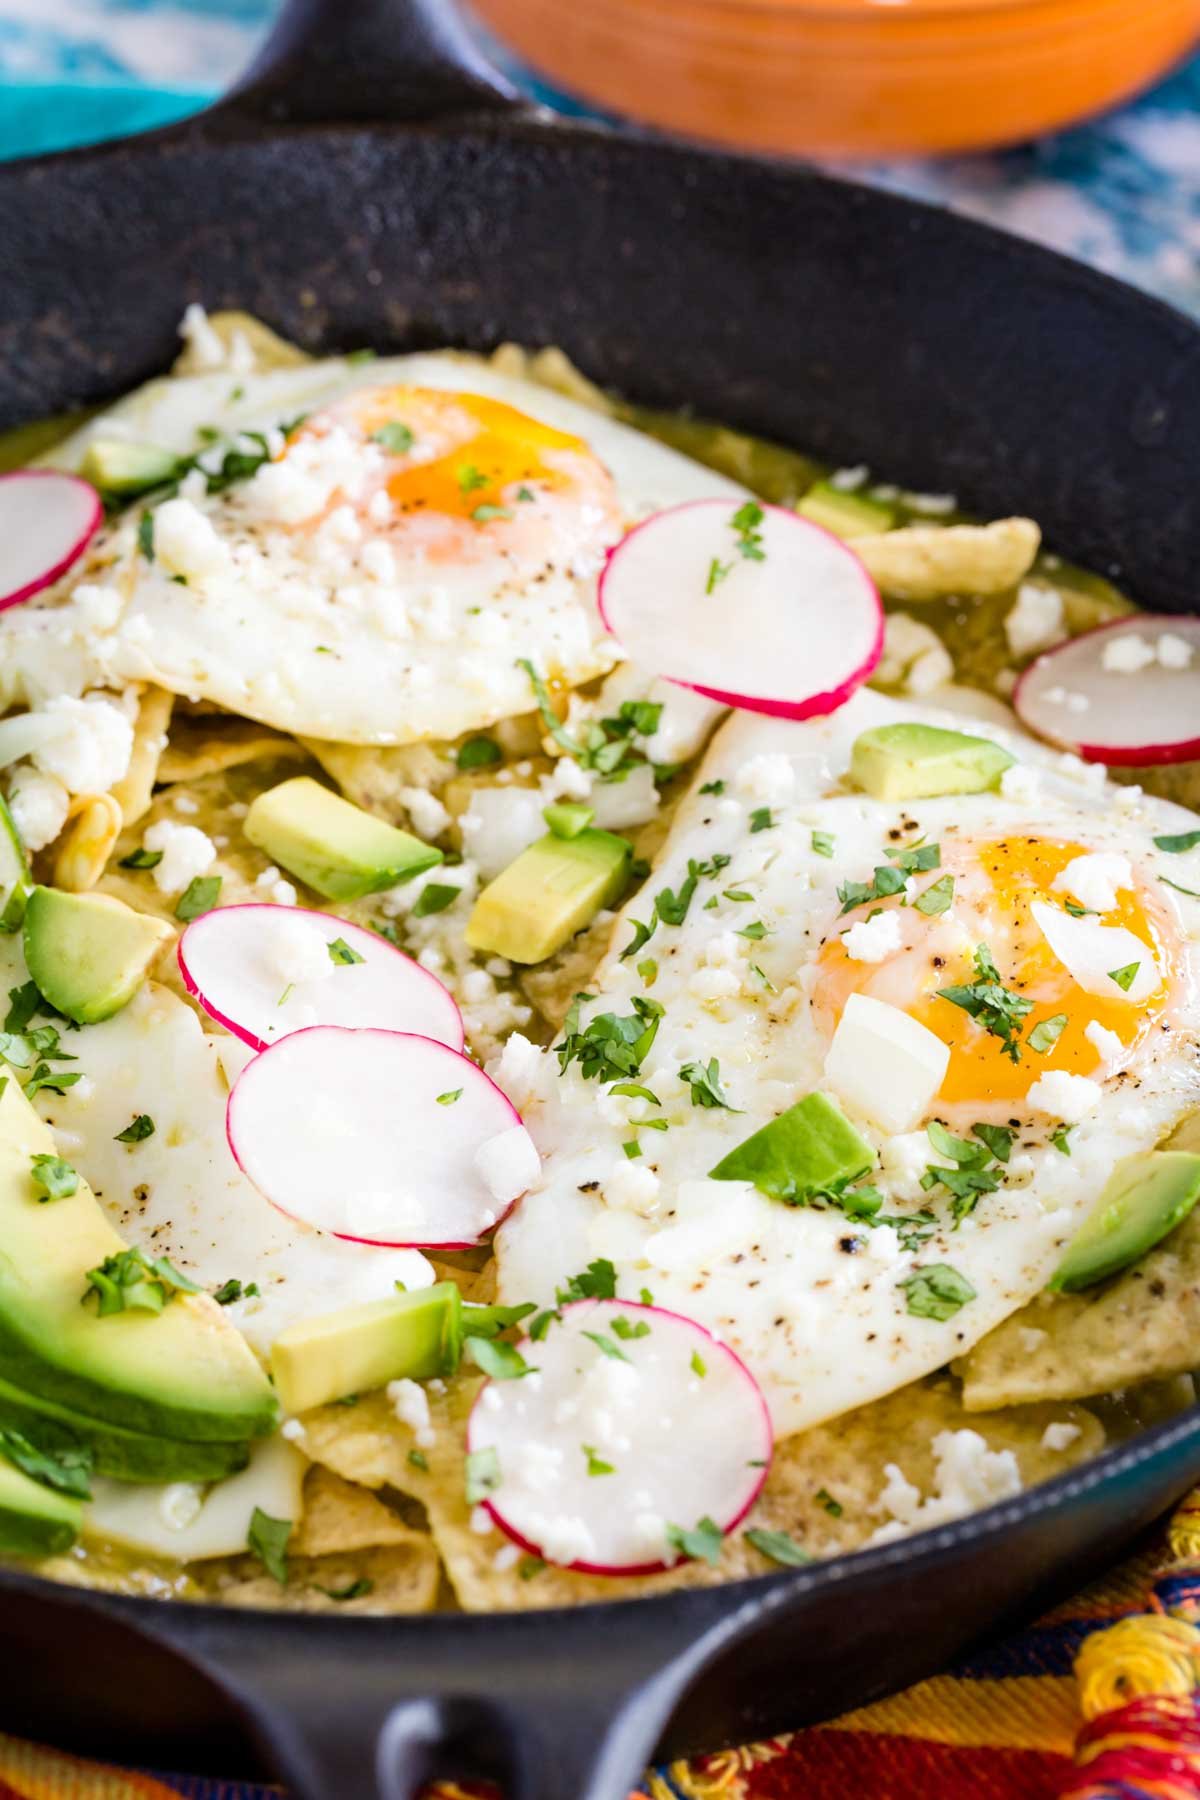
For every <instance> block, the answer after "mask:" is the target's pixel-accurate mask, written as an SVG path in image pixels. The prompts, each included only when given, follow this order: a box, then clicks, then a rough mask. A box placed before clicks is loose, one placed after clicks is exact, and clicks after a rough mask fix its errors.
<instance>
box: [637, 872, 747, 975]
mask: <svg viewBox="0 0 1200 1800" xmlns="http://www.w3.org/2000/svg"><path fill="white" fill-rule="evenodd" d="M728 866H729V858H728V856H723V855H717V856H714V857H713V858H712V859H711V860H710V861H708V862H697V861H696V859H695V858H694V857H689V858H688V866H687V877H686V879H685V880H684V881H682V882H681V883H680V887H679V892H678V893H676V892H675V891H674V889H673V888H662V889H660V890H659V892H658V893H657V894H656V895H655V897H654V911H655V915H656V917H657V918H658V919H659V920H661V922H662V923H663V924H664V925H682V924H683V921H684V920H685V919H686V918H687V915H688V908H689V906H690V905H691V903H692V895H693V894H694V893H695V892H696V886H697V883H698V882H699V881H701V880H702V879H704V878H705V877H706V876H714V875H719V874H720V873H721V870H722V869H724V868H727V867H728ZM653 929H654V927H653V925H651V926H650V931H653ZM647 936H649V932H647ZM643 942H645V939H643ZM629 949H635V950H640V949H641V944H633V945H630V946H629ZM626 954H628V950H627V951H626Z"/></svg>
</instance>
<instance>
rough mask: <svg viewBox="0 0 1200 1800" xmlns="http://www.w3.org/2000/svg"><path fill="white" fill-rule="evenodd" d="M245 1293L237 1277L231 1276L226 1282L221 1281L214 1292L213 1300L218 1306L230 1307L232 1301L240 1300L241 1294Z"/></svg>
mask: <svg viewBox="0 0 1200 1800" xmlns="http://www.w3.org/2000/svg"><path fill="white" fill-rule="evenodd" d="M247 1291H248V1290H246V1289H244V1288H243V1287H242V1284H241V1282H240V1281H239V1280H238V1278H237V1276H236V1275H231V1276H230V1278H229V1280H228V1281H223V1282H222V1283H221V1286H220V1287H219V1288H217V1289H216V1290H215V1292H214V1293H213V1299H214V1300H215V1301H216V1303H217V1305H218V1306H232V1305H233V1303H234V1301H235V1300H240V1299H241V1298H242V1295H243V1293H245V1292H247Z"/></svg>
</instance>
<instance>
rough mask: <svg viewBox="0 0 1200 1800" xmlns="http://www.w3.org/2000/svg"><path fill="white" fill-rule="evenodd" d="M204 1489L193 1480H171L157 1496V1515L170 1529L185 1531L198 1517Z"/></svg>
mask: <svg viewBox="0 0 1200 1800" xmlns="http://www.w3.org/2000/svg"><path fill="white" fill-rule="evenodd" d="M203 1505H204V1489H203V1488H202V1487H201V1486H200V1485H199V1484H198V1483H197V1482H195V1481H172V1482H171V1483H170V1484H169V1485H168V1486H167V1487H165V1488H163V1489H162V1492H161V1493H160V1494H159V1498H158V1515H159V1518H160V1519H161V1520H162V1522H163V1524H164V1525H165V1526H166V1527H167V1528H168V1530H170V1531H186V1530H187V1528H188V1526H189V1525H190V1524H191V1523H192V1522H193V1520H194V1519H197V1518H199V1516H200V1509H201V1507H202V1506H203Z"/></svg>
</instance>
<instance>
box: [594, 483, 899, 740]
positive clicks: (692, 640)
mask: <svg viewBox="0 0 1200 1800" xmlns="http://www.w3.org/2000/svg"><path fill="white" fill-rule="evenodd" d="M749 517H750V520H751V521H752V522H751V523H749V524H747V523H745V521H746V518H747V514H746V509H745V508H742V509H739V507H738V506H737V505H736V504H734V503H731V502H730V501H728V500H692V501H687V502H685V504H684V505H682V506H672V507H668V508H667V510H666V511H665V512H659V513H655V514H654V515H653V517H651V518H649V519H647V520H646V521H645V523H644V524H642V525H638V526H637V527H636V528H635V529H634V530H633V531H631V532H630V533H629V535H628V536H627V537H625V538H623V539H622V540H621V542H620V543H619V544H617V545H616V547H615V548H614V549H613V550H612V551H611V552H610V554H609V559H608V565H607V567H606V568H605V570H604V573H603V575H602V576H601V577H600V612H601V615H602V617H603V619H604V623H605V625H606V626H607V627H608V629H609V631H610V632H611V633H612V635H613V636H614V637H615V638H616V640H617V642H618V643H619V644H620V645H621V648H622V649H623V650H624V651H625V654H626V655H627V656H628V657H629V658H630V660H631V661H632V662H634V663H636V664H637V665H638V666H639V667H640V668H644V669H647V670H651V671H653V672H654V673H655V674H657V675H661V676H662V677H663V678H664V679H665V680H667V681H672V682H675V683H676V684H677V685H678V686H680V687H686V688H692V689H694V690H695V692H696V693H698V694H706V695H707V696H708V697H709V699H711V700H719V701H720V702H721V704H722V705H723V706H737V707H741V708H742V709H743V710H745V711H747V712H762V713H773V714H775V715H776V716H777V717H779V718H785V719H807V718H809V717H811V716H812V715H813V714H815V713H830V712H833V711H835V710H836V708H837V707H839V706H841V705H842V704H843V703H844V702H845V701H846V700H848V699H849V698H850V696H851V694H852V693H853V692H854V690H855V689H856V688H857V687H860V686H861V685H862V683H863V682H864V681H865V680H866V679H867V677H868V675H870V673H871V671H872V669H873V668H874V667H875V665H876V663H877V662H878V661H879V658H880V655H881V654H882V651H883V608H882V606H881V605H880V603H879V595H878V593H877V592H876V589H875V584H874V582H873V581H872V580H871V577H870V576H869V575H868V573H867V571H866V569H865V568H864V567H863V564H862V563H861V562H860V560H859V559H858V557H857V556H855V554H854V552H853V550H851V549H850V548H849V547H848V546H847V545H846V544H844V543H843V542H842V541H841V539H840V538H836V537H834V536H833V534H832V533H831V532H828V531H823V530H822V529H821V527H820V526H819V525H814V524H813V523H812V521H811V520H810V519H802V518H800V517H799V516H798V515H797V514H796V513H793V512H788V511H787V510H786V509H785V508H784V507H782V506H764V507H758V506H756V505H754V503H751V505H750V514H749ZM738 521H742V524H741V526H740V527H739V523H738Z"/></svg>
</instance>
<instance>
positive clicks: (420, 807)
mask: <svg viewBox="0 0 1200 1800" xmlns="http://www.w3.org/2000/svg"><path fill="white" fill-rule="evenodd" d="M397 798H398V799H399V801H400V804H401V806H403V807H404V808H405V809H406V810H407V812H408V816H409V818H410V819H411V820H412V825H413V830H414V831H415V832H416V834H417V836H418V837H419V838H426V839H428V838H436V837H441V835H442V833H443V831H445V830H446V828H447V827H448V825H449V824H450V814H449V813H448V812H447V811H446V808H445V807H444V806H443V805H442V803H441V801H440V800H439V799H438V797H437V795H436V794H431V793H430V792H429V790H428V789H427V788H419V787H404V788H401V789H400V791H399V794H398V795H397Z"/></svg>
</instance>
